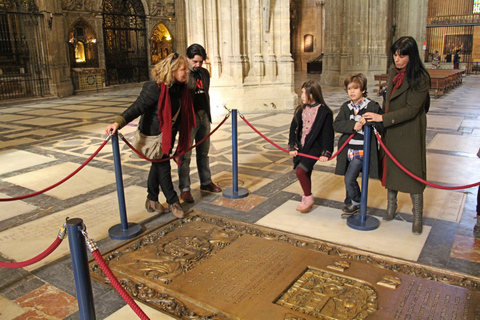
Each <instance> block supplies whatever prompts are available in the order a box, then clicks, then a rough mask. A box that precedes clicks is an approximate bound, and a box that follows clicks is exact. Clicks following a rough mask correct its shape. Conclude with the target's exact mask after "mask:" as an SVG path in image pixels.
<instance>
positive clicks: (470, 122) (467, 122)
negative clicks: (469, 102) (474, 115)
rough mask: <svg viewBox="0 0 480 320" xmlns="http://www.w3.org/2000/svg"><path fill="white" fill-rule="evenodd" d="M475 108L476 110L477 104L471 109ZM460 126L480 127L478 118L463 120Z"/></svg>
mask: <svg viewBox="0 0 480 320" xmlns="http://www.w3.org/2000/svg"><path fill="white" fill-rule="evenodd" d="M475 110H478V105H477V106H475V107H473V110H472V112H473V111H475ZM461 126H462V127H470V128H478V127H480V121H479V120H463V121H462V124H461Z"/></svg>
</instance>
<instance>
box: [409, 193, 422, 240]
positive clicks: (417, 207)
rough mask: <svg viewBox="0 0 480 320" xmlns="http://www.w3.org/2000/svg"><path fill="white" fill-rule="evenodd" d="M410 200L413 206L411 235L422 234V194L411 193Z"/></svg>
mask: <svg viewBox="0 0 480 320" xmlns="http://www.w3.org/2000/svg"><path fill="white" fill-rule="evenodd" d="M410 198H411V199H412V204H413V209H412V212H413V224H412V232H413V234H422V231H423V218H422V216H423V193H411V194H410Z"/></svg>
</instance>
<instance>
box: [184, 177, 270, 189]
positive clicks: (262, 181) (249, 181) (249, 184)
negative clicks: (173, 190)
mask: <svg viewBox="0 0 480 320" xmlns="http://www.w3.org/2000/svg"><path fill="white" fill-rule="evenodd" d="M232 179H233V177H232V173H231V172H220V173H218V174H214V175H212V180H213V181H215V182H216V183H217V184H218V185H219V186H220V187H221V188H222V189H226V188H229V187H232ZM272 181H273V180H272V179H268V178H261V177H255V176H250V175H247V174H242V173H239V174H238V187H239V188H246V189H248V191H249V192H250V193H252V192H255V191H256V190H258V189H260V188H261V187H263V186H265V185H267V184H268V183H270V182H272ZM192 188H198V189H200V183H199V182H197V183H195V184H192Z"/></svg>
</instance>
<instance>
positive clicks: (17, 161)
mask: <svg viewBox="0 0 480 320" xmlns="http://www.w3.org/2000/svg"><path fill="white" fill-rule="evenodd" d="M51 161H55V158H53V157H45V156H42V155H39V154H35V153H32V152H28V151H23V150H15V149H10V150H4V151H0V174H5V173H7V172H13V171H17V170H22V169H26V168H29V167H33V166H36V165H40V164H44V163H48V162H51Z"/></svg>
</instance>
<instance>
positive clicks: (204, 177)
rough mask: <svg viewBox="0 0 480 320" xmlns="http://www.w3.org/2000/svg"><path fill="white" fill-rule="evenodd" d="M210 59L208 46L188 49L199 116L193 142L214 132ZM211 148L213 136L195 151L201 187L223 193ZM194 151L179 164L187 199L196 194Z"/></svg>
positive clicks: (197, 116) (180, 178) (180, 181)
mask: <svg viewBox="0 0 480 320" xmlns="http://www.w3.org/2000/svg"><path fill="white" fill-rule="evenodd" d="M206 58H207V53H206V52H205V48H203V47H202V46H201V45H199V44H197V43H195V44H192V45H191V46H189V47H188V48H187V61H188V68H189V79H188V87H189V88H190V92H191V93H192V99H193V106H194V109H195V118H196V123H197V126H196V127H195V128H193V130H192V132H191V135H190V138H191V141H192V144H193V143H194V142H195V143H198V142H199V141H200V140H202V139H203V138H205V137H206V136H207V135H209V134H210V124H211V122H212V116H211V113H210V96H209V94H208V89H209V87H210V73H209V72H208V70H207V69H205V68H203V67H202V65H203V62H204V61H205V59H206ZM209 150H210V138H207V139H206V140H205V141H204V142H202V143H201V144H199V145H198V146H197V147H196V149H195V151H196V157H197V170H198V176H199V178H200V189H201V190H205V191H210V192H221V191H222V189H221V188H220V187H219V186H217V185H216V184H215V183H213V182H212V177H211V173H210V163H209V158H208V152H209ZM191 156H192V151H191V150H190V151H189V152H187V153H185V154H184V155H183V157H182V162H181V164H180V166H179V167H178V180H179V189H180V192H181V195H180V197H181V198H182V199H183V201H185V202H189V203H191V202H193V201H194V200H193V196H192V194H191V193H190V160H191Z"/></svg>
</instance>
